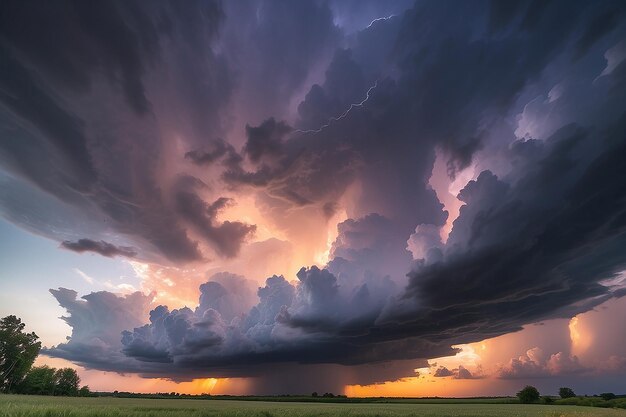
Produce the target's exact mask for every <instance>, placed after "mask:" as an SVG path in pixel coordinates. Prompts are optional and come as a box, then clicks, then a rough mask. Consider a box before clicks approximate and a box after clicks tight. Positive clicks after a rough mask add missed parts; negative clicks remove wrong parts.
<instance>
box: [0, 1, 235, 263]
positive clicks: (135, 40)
mask: <svg viewBox="0 0 626 417" xmlns="http://www.w3.org/2000/svg"><path fill="white" fill-rule="evenodd" d="M1 7H2V13H0V15H1V17H0V19H2V22H0V23H1V24H0V26H1V27H2V28H1V29H0V51H1V52H0V53H1V54H2V57H3V65H2V68H1V69H0V87H2V88H0V89H1V90H2V91H3V93H2V94H0V100H1V101H2V103H3V106H2V109H3V110H2V111H1V112H0V120H1V128H2V131H3V136H6V137H7V138H10V140H7V141H3V143H2V146H0V161H2V165H3V169H6V170H8V171H9V172H10V173H11V175H15V176H16V177H18V178H23V179H25V180H26V181H27V182H29V183H30V184H29V187H32V188H34V189H38V190H42V191H43V192H44V193H47V194H49V195H51V196H52V197H53V198H58V199H60V200H62V201H64V202H67V203H68V204H69V205H72V206H74V208H75V209H76V210H79V211H84V212H85V213H88V214H89V216H90V217H91V218H92V220H90V221H89V220H88V221H86V222H84V223H83V224H82V226H81V227H82V228H83V229H85V230H89V231H90V232H92V233H93V234H95V235H104V234H105V232H109V231H110V229H113V231H115V232H116V233H119V234H123V235H124V236H126V238H127V239H128V240H129V242H131V243H132V245H133V246H134V247H135V248H136V249H137V256H138V257H140V258H142V259H149V260H153V261H154V260H159V261H161V262H190V261H197V260H201V259H205V258H206V256H205V254H203V253H202V250H201V248H200V247H199V245H198V242H196V241H194V240H193V239H192V238H190V237H189V234H188V231H187V230H186V228H185V222H186V221H187V220H185V219H181V218H180V217H179V216H178V213H177V211H176V210H177V208H176V207H175V206H174V204H173V201H174V200H175V198H173V197H172V195H171V194H172V193H174V194H175V193H176V191H177V190H176V189H174V190H172V189H171V188H170V187H169V186H168V184H164V183H163V178H162V176H161V168H162V166H163V164H164V163H166V162H167V161H168V160H169V158H170V154H171V150H169V148H168V147H169V145H168V142H169V138H171V137H172V135H173V134H174V133H173V132H176V134H177V135H180V136H181V137H183V138H184V141H185V142H186V143H188V144H189V145H187V146H189V147H192V148H204V147H200V146H199V144H200V143H203V142H205V139H204V138H205V137H207V136H208V137H219V136H220V135H221V133H223V128H222V124H221V112H222V111H223V110H224V108H225V107H226V105H227V103H228V100H229V97H230V93H231V91H232V88H233V80H232V79H230V78H229V77H230V76H229V74H228V71H227V63H226V62H225V60H224V58H223V57H222V56H220V55H219V54H218V53H216V52H214V42H215V40H216V37H217V35H218V30H219V27H220V25H221V22H222V20H223V19H224V14H223V11H222V9H221V6H220V4H219V3H218V2H214V1H205V2H192V3H189V4H188V5H186V6H184V7H181V6H180V5H177V4H175V3H171V2H161V1H157V2H151V3H150V4H147V3H141V2H135V1H129V2H111V3H108V4H99V5H96V6H94V7H91V6H89V7H87V6H86V5H85V4H83V3H81V2H72V1H63V2H61V3H59V4H56V5H50V4H47V3H45V2H33V3H22V2H13V1H10V2H7V3H5V4H3V5H2V6H1ZM199 50H201V51H203V52H202V53H198V51H199ZM216 146H217V149H214V150H212V152H214V153H215V152H216V153H217V154H216V156H214V157H219V155H220V152H221V153H224V152H227V151H228V150H229V149H232V147H231V146H230V145H226V144H224V143H221V144H220V143H218V144H217V145H216ZM220 146H221V147H222V148H220ZM41 155H46V157H45V158H43V157H41ZM189 158H190V159H192V160H194V161H195V162H196V163H201V162H206V161H207V155H206V154H203V155H199V154H190V155H189ZM27 192H28V191H27V190H26V189H22V191H19V192H17V193H16V194H24V193H27ZM33 194H34V193H33ZM12 198H17V199H20V200H25V199H24V197H23V196H22V195H13V196H12ZM39 198H42V199H43V198H44V197H39ZM11 210H12V209H11ZM6 216H7V217H9V218H14V219H19V216H18V215H15V214H14V213H12V212H9V213H7V214H6ZM89 216H86V217H89ZM103 219H104V221H102V220H103ZM22 222H23V221H22ZM69 222H71V221H70V220H68V223H69ZM31 223H32V222H31ZM163 224H168V225H169V227H167V228H164V227H163ZM26 226H28V225H26ZM36 231H37V232H38V233H41V234H43V235H44V236H48V237H52V238H54V239H59V235H63V240H67V238H68V236H69V237H74V238H79V237H80V231H73V232H72V231H65V230H64V231H63V232H59V231H58V229H54V228H52V227H40V228H39V229H38V230H36ZM243 233H244V231H243V230H241V227H240V225H239V223H237V222H234V224H225V225H223V228H222V229H219V230H218V231H217V232H215V233H214V235H215V234H217V237H215V236H214V239H213V240H218V241H219V242H220V243H219V244H218V247H220V248H226V247H228V248H226V249H225V251H224V253H227V254H230V253H234V252H236V250H237V248H238V245H239V243H238V242H234V243H232V244H230V243H228V242H227V240H228V239H229V238H230V236H233V237H234V239H235V240H238V239H239V238H238V236H241V235H242V234H243Z"/></svg>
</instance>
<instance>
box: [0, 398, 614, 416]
mask: <svg viewBox="0 0 626 417" xmlns="http://www.w3.org/2000/svg"><path fill="white" fill-rule="evenodd" d="M56 416H62V417H83V416H84V417H118V416H119V417H122V416H128V417H220V416H225V417H290V416H294V417H309V416H311V417H314V416H315V417H332V416H340V417H341V416H345V417H360V416H363V417H387V416H389V417H396V416H397V417H403V416H407V417H408V416H432V417H447V416H458V417H462V416H467V417H470V416H472V417H474V416H475V417H483V416H484V417H507V416H511V417H544V416H545V417H587V416H589V417H610V416H614V417H626V410H613V409H604V408H593V407H575V406H559V405H553V406H546V405H521V404H484V403H483V404H441V403H428V402H422V403H419V404H407V403H389V404H380V403H369V404H333V403H277V402H264V401H230V400H183V399H163V400H157V399H132V398H62V397H38V396H21V395H0V417H56Z"/></svg>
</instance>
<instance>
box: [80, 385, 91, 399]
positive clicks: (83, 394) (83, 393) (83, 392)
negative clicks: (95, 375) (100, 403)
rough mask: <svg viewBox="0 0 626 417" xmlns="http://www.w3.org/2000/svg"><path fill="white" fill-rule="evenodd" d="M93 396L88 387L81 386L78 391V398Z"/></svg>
mask: <svg viewBox="0 0 626 417" xmlns="http://www.w3.org/2000/svg"><path fill="white" fill-rule="evenodd" d="M92 395H93V394H92V393H91V390H90V389H89V385H83V386H82V387H81V388H80V389H79V390H78V396H79V397H91V396H92Z"/></svg>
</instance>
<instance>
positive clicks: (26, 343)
mask: <svg viewBox="0 0 626 417" xmlns="http://www.w3.org/2000/svg"><path fill="white" fill-rule="evenodd" d="M25 327H26V325H25V324H24V323H22V320H20V319H19V318H17V317H16V316H7V317H4V318H3V319H0V392H3V393H14V394H32V395H65V396H90V395H91V392H90V391H89V387H88V386H83V387H80V377H79V376H78V373H76V370H74V369H72V368H60V369H56V368H52V367H50V366H47V365H44V366H33V364H34V362H35V359H36V358H37V355H39V351H40V350H41V342H39V337H38V336H37V335H36V334H35V333H34V332H31V333H27V332H25V331H24V328H25ZM79 387H80V388H79Z"/></svg>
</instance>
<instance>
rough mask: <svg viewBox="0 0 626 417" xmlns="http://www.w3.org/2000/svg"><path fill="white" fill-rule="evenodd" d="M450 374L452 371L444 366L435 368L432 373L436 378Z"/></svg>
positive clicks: (452, 373)
mask: <svg viewBox="0 0 626 417" xmlns="http://www.w3.org/2000/svg"><path fill="white" fill-rule="evenodd" d="M452 375H454V372H452V371H451V370H449V369H448V368H446V367H445V366H440V367H439V368H437V370H436V371H435V374H434V376H435V377H436V378H444V377H447V376H452Z"/></svg>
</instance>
